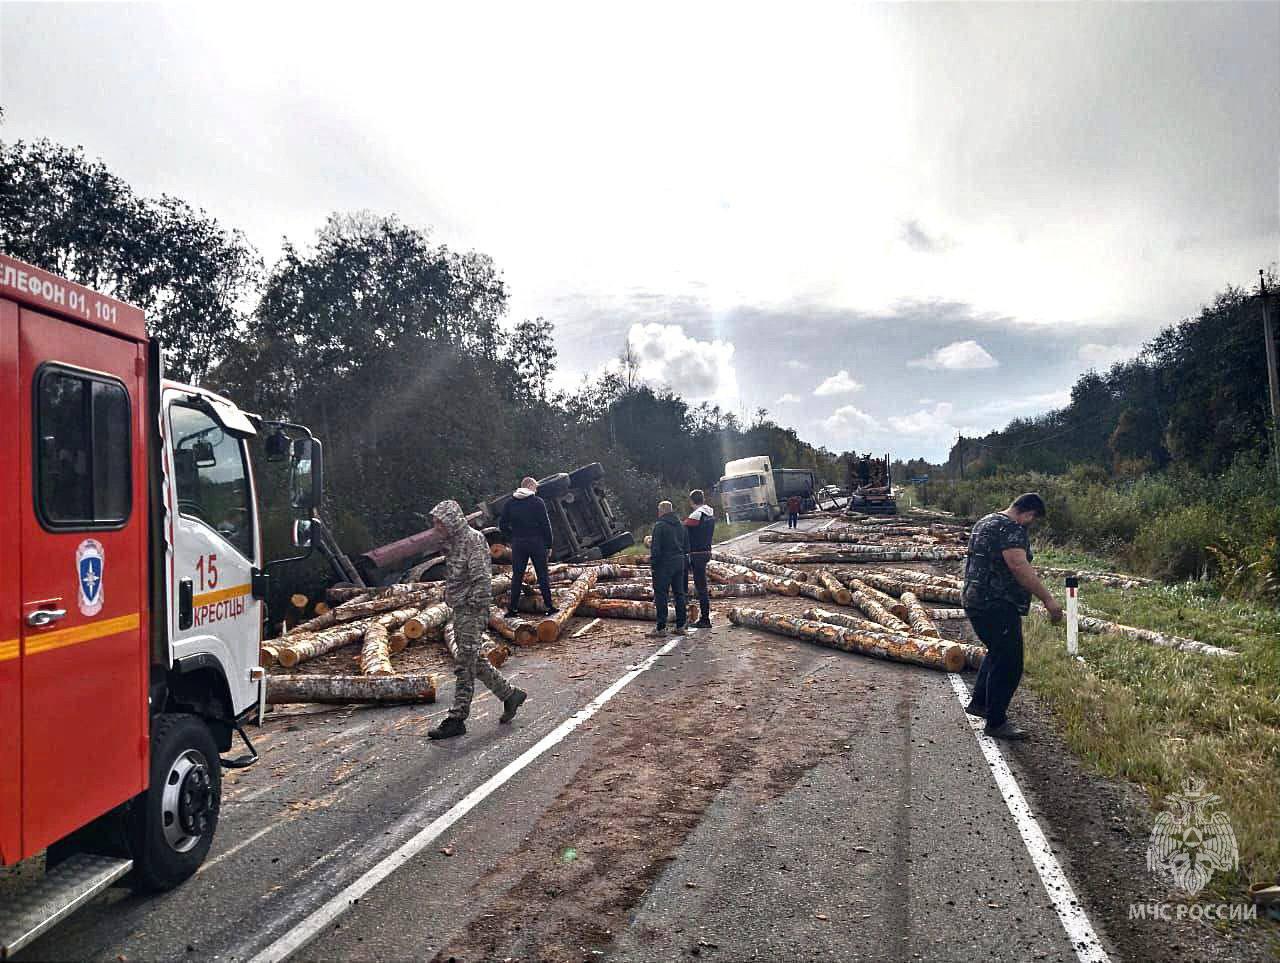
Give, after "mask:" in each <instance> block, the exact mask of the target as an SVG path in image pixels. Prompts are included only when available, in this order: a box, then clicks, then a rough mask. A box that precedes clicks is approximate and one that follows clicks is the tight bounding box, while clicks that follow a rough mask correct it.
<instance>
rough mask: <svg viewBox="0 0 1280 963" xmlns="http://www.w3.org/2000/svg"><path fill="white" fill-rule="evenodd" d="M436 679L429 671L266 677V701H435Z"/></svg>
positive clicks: (340, 702) (332, 702)
mask: <svg viewBox="0 0 1280 963" xmlns="http://www.w3.org/2000/svg"><path fill="white" fill-rule="evenodd" d="M435 701H436V677H435V676H434V675H432V674H431V673H430V672H415V673H412V674H404V675H269V676H267V702H268V703H270V704H271V705H281V704H284V703H290V702H323V703H329V704H333V705H347V704H350V703H371V702H435Z"/></svg>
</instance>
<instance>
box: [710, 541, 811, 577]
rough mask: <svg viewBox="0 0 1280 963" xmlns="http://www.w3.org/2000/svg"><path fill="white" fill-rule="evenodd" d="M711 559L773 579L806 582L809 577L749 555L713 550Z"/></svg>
mask: <svg viewBox="0 0 1280 963" xmlns="http://www.w3.org/2000/svg"><path fill="white" fill-rule="evenodd" d="M711 559H712V561H716V562H724V563H725V564H726V565H740V566H742V567H743V568H749V569H751V571H753V572H759V573H760V574H761V575H771V576H773V577H774V578H783V579H787V578H789V579H791V580H792V581H795V582H807V581H808V580H809V576H808V575H807V574H805V573H804V572H801V571H798V570H796V569H793V568H786V567H785V566H782V565H774V564H773V563H772V562H766V561H763V560H762V559H758V558H753V557H752V556H750V555H734V554H733V553H731V552H717V551H715V550H714V549H713V550H712V552H711Z"/></svg>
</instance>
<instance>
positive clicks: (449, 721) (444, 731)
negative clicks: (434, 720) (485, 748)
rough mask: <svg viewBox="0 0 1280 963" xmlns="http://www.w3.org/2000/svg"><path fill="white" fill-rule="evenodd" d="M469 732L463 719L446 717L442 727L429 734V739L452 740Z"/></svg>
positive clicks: (439, 726)
mask: <svg viewBox="0 0 1280 963" xmlns="http://www.w3.org/2000/svg"><path fill="white" fill-rule="evenodd" d="M466 731H467V726H466V723H464V722H463V721H462V720H461V719H455V718H454V717H453V716H445V717H444V720H443V721H442V722H441V723H440V725H438V726H436V727H435V728H434V729H432V730H431V731H430V732H428V733H427V738H428V739H452V738H453V737H454V736H461V735H464V734H465V733H466Z"/></svg>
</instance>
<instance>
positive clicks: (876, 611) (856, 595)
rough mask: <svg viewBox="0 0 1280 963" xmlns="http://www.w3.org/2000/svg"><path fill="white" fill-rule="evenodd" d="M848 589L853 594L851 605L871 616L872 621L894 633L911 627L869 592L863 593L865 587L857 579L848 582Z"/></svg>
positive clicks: (908, 629)
mask: <svg viewBox="0 0 1280 963" xmlns="http://www.w3.org/2000/svg"><path fill="white" fill-rule="evenodd" d="M849 588H850V590H851V591H852V594H853V604H854V605H856V606H857V607H858V608H860V609H862V611H864V612H866V613H867V615H869V616H871V618H872V620H873V621H876V622H879V623H880V624H881V625H883V626H885V627H886V628H889V629H892V630H893V631H894V632H909V631H910V629H911V627H910V626H909V625H907V623H906V622H904V621H902V619H900V618H898V617H897V616H896V615H894V614H893V613H892V612H890V611H889V610H888V609H886V608H885V607H884V606H883V605H881V604H880V603H879V602H878V601H877V600H876V599H875V598H874V597H873V596H872V595H871V594H870V593H869V592H867V591H865V589H866V588H867V586H866V585H864V584H863V583H862V582H860V581H859V580H858V579H856V578H855V579H854V580H853V581H852V582H850V583H849Z"/></svg>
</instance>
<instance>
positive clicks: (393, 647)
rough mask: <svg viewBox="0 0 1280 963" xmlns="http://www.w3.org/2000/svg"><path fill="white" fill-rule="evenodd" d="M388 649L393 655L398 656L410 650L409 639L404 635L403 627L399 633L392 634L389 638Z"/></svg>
mask: <svg viewBox="0 0 1280 963" xmlns="http://www.w3.org/2000/svg"><path fill="white" fill-rule="evenodd" d="M387 648H388V649H389V650H390V651H391V654H392V655H396V654H397V653H400V652H403V651H404V650H405V649H407V648H409V637H408V636H407V635H405V634H404V627H403V626H401V627H400V630H399V631H397V632H392V633H391V634H390V635H389V636H387Z"/></svg>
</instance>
